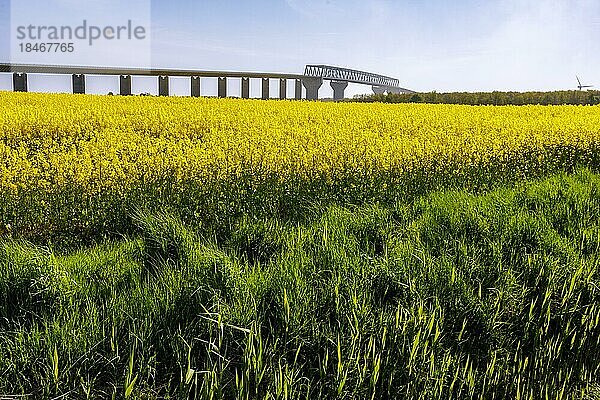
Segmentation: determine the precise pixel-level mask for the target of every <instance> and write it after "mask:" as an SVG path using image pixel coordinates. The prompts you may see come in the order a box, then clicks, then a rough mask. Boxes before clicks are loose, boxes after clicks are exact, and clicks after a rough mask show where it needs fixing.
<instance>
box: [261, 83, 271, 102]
mask: <svg viewBox="0 0 600 400" xmlns="http://www.w3.org/2000/svg"><path fill="white" fill-rule="evenodd" d="M270 97H271V94H270V93H269V78H262V99H263V100H269V98H270Z"/></svg>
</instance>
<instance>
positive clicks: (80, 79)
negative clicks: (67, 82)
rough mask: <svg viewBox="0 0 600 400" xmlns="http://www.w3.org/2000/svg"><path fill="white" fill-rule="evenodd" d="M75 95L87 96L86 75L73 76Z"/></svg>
mask: <svg viewBox="0 0 600 400" xmlns="http://www.w3.org/2000/svg"><path fill="white" fill-rule="evenodd" d="M73 93H75V94H85V75H83V74H73Z"/></svg>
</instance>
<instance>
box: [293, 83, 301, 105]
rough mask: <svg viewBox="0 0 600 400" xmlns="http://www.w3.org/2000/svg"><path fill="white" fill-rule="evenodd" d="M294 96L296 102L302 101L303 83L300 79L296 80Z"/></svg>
mask: <svg viewBox="0 0 600 400" xmlns="http://www.w3.org/2000/svg"><path fill="white" fill-rule="evenodd" d="M294 94H295V99H296V100H302V81H301V80H300V79H296V90H295V93H294Z"/></svg>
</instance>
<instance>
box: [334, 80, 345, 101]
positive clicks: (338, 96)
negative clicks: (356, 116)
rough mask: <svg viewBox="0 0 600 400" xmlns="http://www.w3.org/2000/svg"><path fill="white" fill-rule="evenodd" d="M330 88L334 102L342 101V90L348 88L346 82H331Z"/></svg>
mask: <svg viewBox="0 0 600 400" xmlns="http://www.w3.org/2000/svg"><path fill="white" fill-rule="evenodd" d="M330 85H331V88H332V89H333V99H334V100H336V101H337V100H344V90H346V88H347V87H348V82H347V81H331V83H330Z"/></svg>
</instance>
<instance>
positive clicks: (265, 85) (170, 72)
mask: <svg viewBox="0 0 600 400" xmlns="http://www.w3.org/2000/svg"><path fill="white" fill-rule="evenodd" d="M0 72H5V73H12V74H13V90H14V91H15V92H26V91H27V90H28V80H27V74H59V75H71V76H72V89H73V93H79V94H83V93H85V81H86V80H85V77H86V75H108V76H110V75H112V76H119V94H121V95H124V96H126V95H131V77H132V76H155V77H157V79H158V94H159V96H168V95H169V77H189V78H190V93H191V96H192V97H199V96H201V95H202V91H201V85H200V82H201V81H200V78H216V79H217V82H218V84H217V86H218V96H219V97H227V79H228V78H237V79H241V97H242V98H245V99H247V98H250V79H260V80H261V98H262V99H264V100H266V99H269V98H270V82H271V80H272V79H278V80H279V99H282V100H284V99H286V98H287V85H288V82H289V81H292V82H293V83H294V99H296V100H301V99H302V88H303V87H304V89H305V90H306V99H307V100H318V99H319V89H320V88H321V86H322V85H323V81H324V80H327V81H330V86H331V88H332V89H333V98H334V100H342V99H343V98H344V91H345V90H346V88H347V87H348V83H357V84H361V85H369V86H371V87H372V89H373V92H375V93H385V92H388V93H414V92H412V91H411V90H409V89H405V88H402V87H400V85H399V81H398V79H395V78H390V77H387V76H383V75H377V74H373V73H370V72H364V71H357V70H352V69H347V68H339V67H332V66H328V65H307V66H306V68H305V70H304V74H285V73H267V72H239V71H201V70H185V69H153V68H150V69H143V68H110V67H86V66H64V65H41V64H2V63H0Z"/></svg>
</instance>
